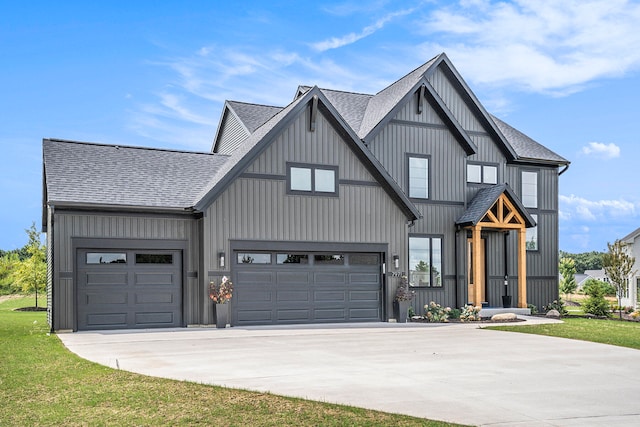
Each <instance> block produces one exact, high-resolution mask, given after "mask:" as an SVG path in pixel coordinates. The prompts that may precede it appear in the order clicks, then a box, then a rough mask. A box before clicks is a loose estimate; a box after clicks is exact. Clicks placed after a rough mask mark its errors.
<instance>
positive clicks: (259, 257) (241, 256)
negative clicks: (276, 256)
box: [238, 252, 271, 264]
mask: <svg viewBox="0 0 640 427" xmlns="http://www.w3.org/2000/svg"><path fill="white" fill-rule="evenodd" d="M238 264H271V254H264V253H256V252H238Z"/></svg>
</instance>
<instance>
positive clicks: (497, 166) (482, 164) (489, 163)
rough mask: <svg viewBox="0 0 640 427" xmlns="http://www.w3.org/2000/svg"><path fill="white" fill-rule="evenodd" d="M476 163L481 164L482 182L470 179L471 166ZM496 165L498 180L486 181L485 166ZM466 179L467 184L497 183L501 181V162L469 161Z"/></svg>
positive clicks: (476, 164) (466, 168)
mask: <svg viewBox="0 0 640 427" xmlns="http://www.w3.org/2000/svg"><path fill="white" fill-rule="evenodd" d="M470 165H472V166H473V165H475V166H480V182H471V181H469V166H470ZM488 166H490V167H494V168H496V182H485V173H484V169H485V167H488ZM465 175H466V176H465V181H466V182H467V184H471V185H496V184H498V183H500V164H499V163H491V162H467V164H466V167H465Z"/></svg>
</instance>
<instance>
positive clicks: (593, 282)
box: [582, 277, 616, 297]
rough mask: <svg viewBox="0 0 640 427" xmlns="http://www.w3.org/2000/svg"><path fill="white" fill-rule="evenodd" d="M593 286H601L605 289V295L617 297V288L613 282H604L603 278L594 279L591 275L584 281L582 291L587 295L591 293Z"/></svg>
mask: <svg viewBox="0 0 640 427" xmlns="http://www.w3.org/2000/svg"><path fill="white" fill-rule="evenodd" d="M592 286H600V287H602V289H603V291H604V296H606V297H615V296H616V288H615V287H614V286H613V285H611V283H607V282H603V281H602V280H598V279H594V278H593V277H589V278H588V279H587V280H585V281H584V285H583V286H582V291H583V292H584V294H585V295H591V287H592Z"/></svg>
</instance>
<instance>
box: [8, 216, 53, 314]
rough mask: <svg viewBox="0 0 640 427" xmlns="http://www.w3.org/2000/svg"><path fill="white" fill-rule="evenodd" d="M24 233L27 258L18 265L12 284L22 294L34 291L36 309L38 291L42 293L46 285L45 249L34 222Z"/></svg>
mask: <svg viewBox="0 0 640 427" xmlns="http://www.w3.org/2000/svg"><path fill="white" fill-rule="evenodd" d="M25 231H26V232H27V235H28V236H29V242H28V243H27V244H26V246H25V249H26V252H27V253H28V258H27V259H25V260H23V261H21V262H20V263H19V264H18V266H17V268H16V269H15V271H14V272H13V275H12V276H13V279H14V284H15V285H18V286H20V287H21V288H22V291H23V292H31V291H35V293H36V307H38V291H44V289H45V286H46V284H47V262H46V249H45V246H44V245H43V244H42V242H41V241H40V233H39V232H38V230H37V229H36V224H35V222H34V223H32V224H31V227H30V228H28V229H26V230H25Z"/></svg>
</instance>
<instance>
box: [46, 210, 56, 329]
mask: <svg viewBox="0 0 640 427" xmlns="http://www.w3.org/2000/svg"><path fill="white" fill-rule="evenodd" d="M54 214H55V206H54V205H50V206H49V215H47V217H48V218H49V219H48V221H47V222H48V224H47V234H48V233H51V235H49V236H47V237H49V238H48V239H47V240H48V241H49V242H48V243H49V244H50V245H51V247H50V248H49V247H47V253H48V254H50V257H47V258H48V259H47V262H50V263H51V307H49V302H48V301H47V309H49V310H51V312H50V313H49V315H50V316H51V325H49V326H50V330H49V333H51V334H52V333H54V331H55V328H54V324H55V316H54V312H53V306H54V305H55V304H54V301H55V294H54V292H55V289H56V287H55V286H54V285H53V282H54V281H55V278H56V270H55V265H56V264H55V262H54V257H55V254H54V252H53V250H54V248H55V243H54V241H53V239H54V238H55V234H54V233H53V223H54V219H53V218H54Z"/></svg>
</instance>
